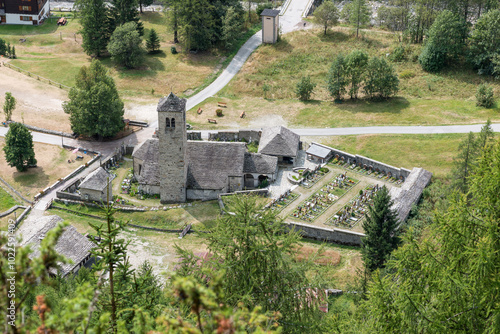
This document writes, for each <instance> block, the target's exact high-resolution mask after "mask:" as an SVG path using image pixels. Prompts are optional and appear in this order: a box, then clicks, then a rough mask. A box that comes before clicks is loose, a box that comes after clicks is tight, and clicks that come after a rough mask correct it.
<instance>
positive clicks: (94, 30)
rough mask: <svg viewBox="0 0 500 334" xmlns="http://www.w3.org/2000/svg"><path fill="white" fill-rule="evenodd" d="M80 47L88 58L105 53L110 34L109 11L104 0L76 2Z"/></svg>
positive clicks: (79, 0)
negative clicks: (78, 17) (78, 12)
mask: <svg viewBox="0 0 500 334" xmlns="http://www.w3.org/2000/svg"><path fill="white" fill-rule="evenodd" d="M76 4H77V7H78V9H79V11H80V24H81V25H82V28H81V29H80V34H81V35H82V47H83V50H84V51H85V53H86V54H87V55H89V56H96V57H100V56H101V54H102V53H103V51H106V46H107V45H108V41H109V38H110V36H111V32H112V31H111V32H110V31H109V29H108V28H109V27H108V24H109V23H110V20H109V10H108V8H107V6H106V4H105V2H104V0H78V1H77V3H76Z"/></svg>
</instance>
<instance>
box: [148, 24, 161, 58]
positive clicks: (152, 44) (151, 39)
mask: <svg viewBox="0 0 500 334" xmlns="http://www.w3.org/2000/svg"><path fill="white" fill-rule="evenodd" d="M146 49H148V52H150V53H154V52H158V51H159V50H160V38H159V37H158V34H157V33H156V30H154V29H151V31H150V32H149V36H148V39H147V40H146Z"/></svg>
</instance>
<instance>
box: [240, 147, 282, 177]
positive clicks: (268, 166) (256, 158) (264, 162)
mask: <svg viewBox="0 0 500 334" xmlns="http://www.w3.org/2000/svg"><path fill="white" fill-rule="evenodd" d="M277 166H278V158H277V157H272V156H270V155H265V154H259V153H248V152H246V153H245V163H244V165H243V173H256V174H274V173H275V172H276V168H277Z"/></svg>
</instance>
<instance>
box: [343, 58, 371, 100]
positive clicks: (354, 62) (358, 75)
mask: <svg viewBox="0 0 500 334" xmlns="http://www.w3.org/2000/svg"><path fill="white" fill-rule="evenodd" d="M368 59H369V57H368V54H367V53H366V52H365V51H362V50H354V51H352V52H351V53H349V54H348V55H347V56H346V58H345V67H346V73H347V76H348V77H349V82H350V84H351V88H350V89H349V94H350V95H351V98H358V92H359V87H360V85H361V82H362V81H363V79H364V75H365V72H366V65H368Z"/></svg>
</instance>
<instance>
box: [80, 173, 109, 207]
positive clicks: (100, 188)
mask: <svg viewBox="0 0 500 334" xmlns="http://www.w3.org/2000/svg"><path fill="white" fill-rule="evenodd" d="M114 178H115V177H114V175H112V174H110V173H108V172H107V171H106V170H105V169H104V168H102V167H99V168H97V169H96V170H95V171H93V172H92V173H90V174H89V175H87V177H85V178H84V179H83V181H82V183H80V186H79V188H80V195H81V197H82V200H84V201H92V202H103V203H106V202H107V201H108V200H109V201H111V200H112V199H113V185H112V184H111V181H112V180H113V179H114Z"/></svg>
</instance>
